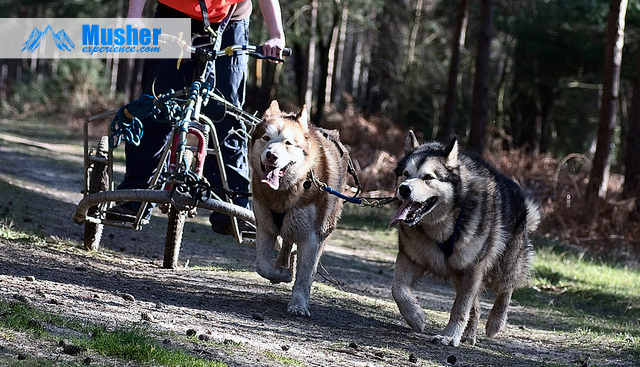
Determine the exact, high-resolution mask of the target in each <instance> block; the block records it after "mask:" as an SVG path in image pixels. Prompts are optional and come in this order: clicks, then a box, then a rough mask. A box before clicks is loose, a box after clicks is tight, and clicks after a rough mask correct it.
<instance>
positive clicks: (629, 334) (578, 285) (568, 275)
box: [514, 245, 640, 360]
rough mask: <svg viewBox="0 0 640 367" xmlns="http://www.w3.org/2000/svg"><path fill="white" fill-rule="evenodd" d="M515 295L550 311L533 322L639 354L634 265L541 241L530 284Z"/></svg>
mask: <svg viewBox="0 0 640 367" xmlns="http://www.w3.org/2000/svg"><path fill="white" fill-rule="evenodd" d="M514 299H515V300H516V301H518V302H520V303H521V304H523V305H525V306H529V307H533V308H536V309H538V310H539V311H540V312H541V313H544V314H546V315H549V317H548V318H544V319H542V320H539V321H540V322H539V323H537V324H536V325H535V327H537V328H541V329H548V330H549V331H552V332H555V331H564V332H568V333H571V334H573V335H574V336H575V337H576V338H577V339H579V340H581V341H582V342H584V343H582V345H583V346H588V347H587V348H592V347H595V348H602V349H608V350H609V351H610V352H611V353H616V354H618V353H620V351H624V353H623V354H624V355H627V356H628V357H629V358H630V359H632V360H633V359H638V358H640V272H639V271H638V270H635V269H630V268H628V267H623V266H619V265H616V264H611V263H607V262H606V261H603V260H597V259H589V258H585V256H584V254H582V253H573V252H570V251H566V250H565V249H564V248H562V247H561V246H557V245H545V246H543V247H540V248H538V249H537V253H536V259H535V261H534V269H533V273H532V286H531V287H528V288H524V289H520V290H518V291H516V292H515V293H514ZM554 315H558V317H555V316H554ZM602 349H601V350H602Z"/></svg>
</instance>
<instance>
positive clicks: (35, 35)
mask: <svg viewBox="0 0 640 367" xmlns="http://www.w3.org/2000/svg"><path fill="white" fill-rule="evenodd" d="M49 31H51V36H52V37H53V42H55V44H56V47H58V49H59V50H60V51H71V50H73V49H74V48H75V47H76V46H75V45H74V44H73V41H71V38H69V36H68V35H67V33H66V32H65V31H64V29H63V30H61V31H60V32H58V33H56V32H54V31H53V29H52V28H51V26H50V25H48V26H47V28H45V30H44V31H40V30H39V29H38V27H34V28H33V30H32V31H31V34H30V35H29V39H28V40H27V42H25V43H24V44H23V45H22V52H24V51H25V50H26V51H27V52H29V53H33V51H35V50H36V49H37V48H38V46H40V42H41V41H42V40H43V39H45V38H46V36H47V33H49Z"/></svg>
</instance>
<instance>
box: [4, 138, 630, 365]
mask: <svg viewBox="0 0 640 367" xmlns="http://www.w3.org/2000/svg"><path fill="white" fill-rule="evenodd" d="M0 127H1V126H0ZM81 182H82V159H81V149H80V148H79V147H75V146H72V145H55V144H45V145H43V144H41V143H35V142H29V141H24V140H19V139H16V138H15V137H13V136H11V135H7V134H2V133H1V132H0V190H1V191H2V195H0V196H1V197H0V219H2V218H10V219H11V220H12V221H13V226H14V227H15V228H17V229H20V230H28V231H35V232H36V233H42V234H43V235H45V236H54V237H53V238H50V239H49V240H47V241H46V243H28V242H24V241H23V242H21V241H20V240H16V241H11V242H9V241H0V298H2V300H4V301H8V300H11V301H12V302H13V301H16V300H19V301H23V302H28V303H29V304H30V305H32V306H33V307H36V308H38V309H42V310H45V311H48V312H52V313H54V314H59V315H61V316H63V317H65V318H73V319H76V320H82V321H83V322H87V323H99V324H102V325H107V326H109V327H127V326H128V325H131V324H134V323H142V324H144V325H146V327H147V328H148V330H149V332H150V333H151V334H152V335H154V336H155V337H156V338H158V340H159V341H160V342H164V343H165V344H169V345H174V346H176V347H177V348H184V349H185V350H187V351H189V352H190V353H193V354H195V355H199V356H202V357H205V358H211V359H215V360H220V361H224V362H226V363H227V364H228V365H230V366H281V365H286V364H287V363H293V362H297V363H299V364H300V365H305V366H444V365H450V364H448V363H447V360H448V358H449V361H453V360H452V359H451V356H452V355H453V356H455V357H456V361H457V362H456V364H455V365H457V366H508V365H518V366H539V365H546V363H548V362H553V363H557V364H558V365H574V364H573V362H574V361H576V360H579V359H580V358H582V355H583V354H584V353H585V351H584V350H581V349H580V348H575V349H571V348H566V347H565V346H566V345H572V344H575V343H574V342H571V341H570V340H569V338H570V336H569V335H568V334H564V335H563V334H557V333H553V332H552V331H546V329H536V326H535V325H536V322H537V317H539V316H540V315H532V312H533V311H532V310H528V309H526V308H525V307H522V306H518V305H517V304H516V305H514V307H513V308H512V310H511V319H510V320H511V324H510V325H509V327H508V329H507V330H506V331H505V332H504V333H502V334H501V335H500V336H499V337H498V338H496V339H493V340H489V339H486V338H484V337H482V336H481V337H480V339H479V341H478V344H477V345H476V346H475V347H470V346H467V345H463V346H462V347H460V348H453V347H444V346H440V345H435V344H431V343H429V342H428V341H427V335H425V334H418V333H414V332H411V331H410V329H409V328H408V326H407V325H406V324H405V322H404V320H403V319H402V317H401V316H400V314H399V313H398V311H397V308H396V306H395V303H394V302H393V300H392V298H391V294H390V285H391V279H392V277H393V260H394V247H395V235H394V234H393V233H389V235H388V236H387V237H385V238H383V239H380V238H369V237H367V236H369V233H368V232H367V231H354V230H345V229H340V230H339V231H337V233H336V234H335V236H334V239H333V241H331V243H330V244H329V245H328V247H327V249H326V251H325V254H324V256H323V259H322V263H323V265H324V267H325V268H326V270H327V272H328V274H330V276H331V278H332V279H334V280H336V281H338V282H339V283H340V285H339V286H336V285H335V284H334V283H333V282H331V281H327V280H325V279H323V277H320V276H317V277H316V279H317V280H316V283H315V284H314V287H313V289H312V304H311V307H312V309H311V312H312V317H310V318H300V317H292V316H290V315H288V314H287V313H286V311H285V310H286V304H287V302H288V298H289V295H290V292H291V286H290V285H276V286H274V285H271V284H269V282H268V281H266V280H264V279H262V278H260V277H259V276H258V275H257V274H255V272H253V265H252V262H253V252H254V249H253V247H251V246H242V245H237V244H236V243H234V242H233V241H232V240H230V239H229V238H225V237H220V236H215V235H213V234H212V232H211V231H210V229H209V228H208V226H207V223H206V216H205V215H201V216H199V217H198V218H196V219H195V220H191V221H189V222H188V224H187V227H186V229H185V232H186V235H185V240H184V245H183V250H182V252H181V261H182V263H184V262H185V261H187V260H188V264H189V265H188V266H187V267H185V268H183V269H179V270H164V269H161V268H160V264H161V261H162V259H161V256H162V246H163V245H162V243H163V231H164V224H165V221H164V219H162V218H159V217H158V218H154V219H153V220H152V224H151V225H150V226H149V227H147V228H145V230H144V231H142V232H134V231H129V230H120V229H114V228H107V229H106V231H105V236H104V240H103V244H102V245H103V247H104V249H103V250H101V251H100V252H98V253H87V252H85V251H83V250H81V248H80V244H79V243H80V241H81V236H82V227H80V226H78V225H76V224H74V223H73V222H72V221H71V216H72V213H73V211H74V210H75V204H76V203H77V202H78V201H79V200H80V199H81V194H80V193H79V192H80V189H81V186H82V183H81ZM358 241H359V242H358ZM354 242H355V243H371V247H365V246H355V247H354V246H353V243H354ZM417 290H418V295H419V300H420V303H421V304H422V305H423V306H424V307H425V309H426V311H427V312H428V314H429V318H430V320H431V321H430V324H428V325H427V331H426V334H433V333H435V332H437V331H438V330H440V329H441V328H442V327H443V326H444V324H445V323H446V321H447V318H448V310H449V309H450V307H451V302H452V299H453V293H452V291H451V290H450V288H449V287H448V286H446V285H444V284H441V283H437V282H428V281H421V282H420V284H418V285H417ZM489 307H490V305H489V304H488V303H487V302H484V304H483V309H484V310H485V316H484V317H486V312H487V310H488V308H489ZM484 317H483V321H481V326H483V325H482V323H483V322H484ZM190 329H192V330H195V332H196V335H197V336H200V338H201V339H203V340H198V339H196V338H187V336H186V333H187V330H190ZM532 330H535V332H532ZM57 333H59V334H60V337H69V336H68V335H66V334H65V331H64V330H62V331H57ZM54 335H56V334H55V332H54ZM45 344H46V343H45ZM21 351H22V352H24V353H27V354H28V355H29V356H33V357H34V358H50V359H55V358H62V359H63V360H64V359H65V358H66V359H68V360H71V361H81V360H82V358H83V357H82V356H78V357H72V356H66V355H63V354H61V353H60V348H56V346H55V345H54V344H53V343H49V344H46V345H42V343H39V342H38V341H37V340H36V341H33V340H31V339H30V338H21V337H19V336H17V337H14V338H8V337H4V336H2V335H0V361H1V360H2V358H13V357H12V356H13V355H15V354H17V353H19V352H21ZM92 357H93V360H94V361H102V363H104V364H105V365H109V364H111V363H113V361H111V362H110V361H109V360H108V359H104V357H99V356H92ZM101 358H102V359H101ZM96 363H97V362H96ZM0 364H1V363H0ZM629 365H631V364H629Z"/></svg>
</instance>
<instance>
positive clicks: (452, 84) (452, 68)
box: [438, 0, 469, 142]
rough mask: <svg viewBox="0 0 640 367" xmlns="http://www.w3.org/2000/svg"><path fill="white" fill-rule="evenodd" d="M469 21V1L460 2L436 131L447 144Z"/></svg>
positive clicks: (452, 121) (453, 115)
mask: <svg viewBox="0 0 640 367" xmlns="http://www.w3.org/2000/svg"><path fill="white" fill-rule="evenodd" d="M468 21H469V0H460V3H459V4H458V17H457V20H456V29H455V33H454V35H453V40H452V42H451V62H450V64H449V85H448V86H447V99H446V100H445V103H444V113H443V116H442V125H441V126H440V129H439V131H438V139H439V140H440V141H444V142H447V141H449V140H451V138H452V137H453V134H454V128H453V124H454V122H455V116H456V104H457V101H458V73H459V71H460V55H461V54H462V50H463V49H464V42H465V38H466V37H465V36H466V33H467V23H468Z"/></svg>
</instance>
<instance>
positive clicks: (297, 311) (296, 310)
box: [287, 300, 311, 317]
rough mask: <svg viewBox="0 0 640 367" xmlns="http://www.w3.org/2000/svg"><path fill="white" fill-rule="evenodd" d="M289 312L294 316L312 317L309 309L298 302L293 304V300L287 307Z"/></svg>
mask: <svg viewBox="0 0 640 367" xmlns="http://www.w3.org/2000/svg"><path fill="white" fill-rule="evenodd" d="M287 312H289V313H290V314H292V315H294V316H305V317H311V312H309V308H307V307H306V306H304V305H301V304H299V303H297V302H293V300H292V301H291V302H289V306H288V307H287Z"/></svg>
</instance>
